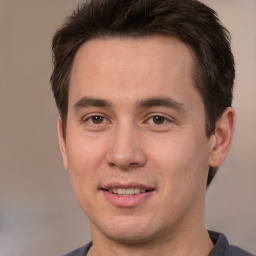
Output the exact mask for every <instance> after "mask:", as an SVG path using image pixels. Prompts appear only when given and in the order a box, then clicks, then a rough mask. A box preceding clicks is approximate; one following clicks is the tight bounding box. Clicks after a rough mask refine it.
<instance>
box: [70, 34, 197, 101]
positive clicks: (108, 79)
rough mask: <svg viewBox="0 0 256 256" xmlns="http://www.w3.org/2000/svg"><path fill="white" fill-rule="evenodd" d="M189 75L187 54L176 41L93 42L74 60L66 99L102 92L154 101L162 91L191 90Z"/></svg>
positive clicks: (120, 39)
mask: <svg viewBox="0 0 256 256" xmlns="http://www.w3.org/2000/svg"><path fill="white" fill-rule="evenodd" d="M192 72H193V56H192V54H191V51H190V49H189V48H188V47H187V46H186V45H185V44H184V43H182V42H181V41H180V40H178V39H176V38H172V37H160V36H158V37H142V38H105V39H93V40H89V41H87V42H86V43H84V44H83V45H82V46H81V47H80V49H79V50H78V52H77V54H76V56H75V58H74V62H73V66H72V71H71V78H70V95H69V96H70V97H69V98H78V97H81V96H87V95H82V94H95V95H89V96H98V94H101V95H102V94H103V93H104V92H106V93H109V94H110V93H112V96H113V97H114V95H113V94H115V95H117V94H118V93H120V95H119V96H123V94H124V93H126V92H127V95H128V93H129V92H130V91H131V90H136V91H137V92H138V94H139V93H146V94H151V95H148V96H150V97H154V96H156V95H157V94H159V93H160V92H161V91H163V92H164V91H165V90H166V88H170V89H172V91H173V92H174V91H180V90H188V89H189V90H191V88H192V87H194V86H193V83H194V82H193V79H192ZM133 97H134V94H133Z"/></svg>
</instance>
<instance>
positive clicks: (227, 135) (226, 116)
mask: <svg viewBox="0 0 256 256" xmlns="http://www.w3.org/2000/svg"><path fill="white" fill-rule="evenodd" d="M234 128H235V111H234V109H233V108H232V107H228V108H226V109H225V111H224V112H223V114H222V116H221V118H220V119H219V120H218V121H217V122H216V126H215V133H214V134H213V135H212V138H211V139H212V141H213V143H212V148H211V153H210V157H209V163H208V165H209V166H210V167H218V166H220V165H221V164H222V163H223V162H224V160H225V159H226V157H227V155H228V153H229V150H230V147H231V143H232V139H233V134H234Z"/></svg>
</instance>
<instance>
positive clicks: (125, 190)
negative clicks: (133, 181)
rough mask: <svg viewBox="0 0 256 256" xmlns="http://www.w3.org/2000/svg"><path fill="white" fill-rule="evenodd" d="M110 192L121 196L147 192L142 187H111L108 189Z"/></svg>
mask: <svg viewBox="0 0 256 256" xmlns="http://www.w3.org/2000/svg"><path fill="white" fill-rule="evenodd" d="M108 191H109V192H110V193H113V194H118V195H121V196H130V195H137V194H140V193H145V192H146V189H140V188H111V189H109V190H108Z"/></svg>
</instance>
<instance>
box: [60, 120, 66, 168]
mask: <svg viewBox="0 0 256 256" xmlns="http://www.w3.org/2000/svg"><path fill="white" fill-rule="evenodd" d="M58 137H59V145H60V151H61V155H62V160H63V164H64V166H65V168H66V169H68V160H67V153H66V140H65V138H64V134H63V129H62V119H61V117H59V119H58Z"/></svg>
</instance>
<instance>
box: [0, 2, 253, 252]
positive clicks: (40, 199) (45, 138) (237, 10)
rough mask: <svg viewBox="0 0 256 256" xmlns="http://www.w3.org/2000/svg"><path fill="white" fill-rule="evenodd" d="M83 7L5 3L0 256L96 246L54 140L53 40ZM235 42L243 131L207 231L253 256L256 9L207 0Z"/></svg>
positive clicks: (214, 197)
mask: <svg viewBox="0 0 256 256" xmlns="http://www.w3.org/2000/svg"><path fill="white" fill-rule="evenodd" d="M79 2H81V1H78V0H44V1H42V0H0V89H1V90H0V170H1V172H0V256H23V255H24V256H25V255H26V256H41V255H44V256H50V255H61V254H63V253H65V252H67V251H69V250H72V249H75V248H76V247H79V246H81V245H83V244H85V243H86V242H87V241H89V239H90V234H89V226H88V221H87V219H86V218H85V217H84V215H83V213H82V212H81V210H80V209H79V207H78V205H77V203H76V201H75V199H74V196H73V194H72V191H71V186H70V183H69V178H68V175H67V172H66V171H65V170H64V168H63V165H62V160H61V156H60V153H59V148H58V141H57V128H56V127H57V117H58V113H57V110H56V108H55V103H54V101H53V97H52V94H51V90H50V84H49V77H50V74H51V69H52V64H51V49H50V45H51V38H52V36H53V34H54V32H55V30H56V29H57V28H58V27H59V25H60V24H61V23H62V22H63V20H64V18H65V17H66V16H67V15H69V14H71V12H72V10H73V8H74V7H75V6H76V5H77V3H79ZM204 2H206V3H208V4H209V5H210V6H211V7H213V8H214V9H215V10H217V12H218V13H219V15H220V18H221V20H222V21H223V23H224V24H225V25H226V27H227V28H228V29H229V30H230V32H231V34H232V38H233V41H232V48H233V52H234V55H235V59H236V66H237V79H236V87H235V100H234V106H235V108H236V111H237V127H236V134H235V137H234V142H233V148H232V150H231V153H230V155H229V157H228V159H227V161H226V162H225V164H224V165H223V166H222V167H221V168H220V170H219V173H218V175H217V177H216V178H215V180H214V182H213V184H212V185H211V186H210V188H209V190H208V192H207V201H206V217H205V219H206V226H207V227H208V228H210V229H214V230H218V231H222V232H224V233H225V234H226V235H227V236H228V238H229V240H230V242H232V243H234V244H236V245H238V246H241V247H243V248H245V249H247V250H250V251H251V252H253V253H256V221H255V216H256V200H255V195H256V169H255V166H256V154H255V152H256V135H255V131H256V113H255V112H256V111H255V108H256V79H255V73H256V29H255V27H256V1H255V0H208V1H204Z"/></svg>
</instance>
